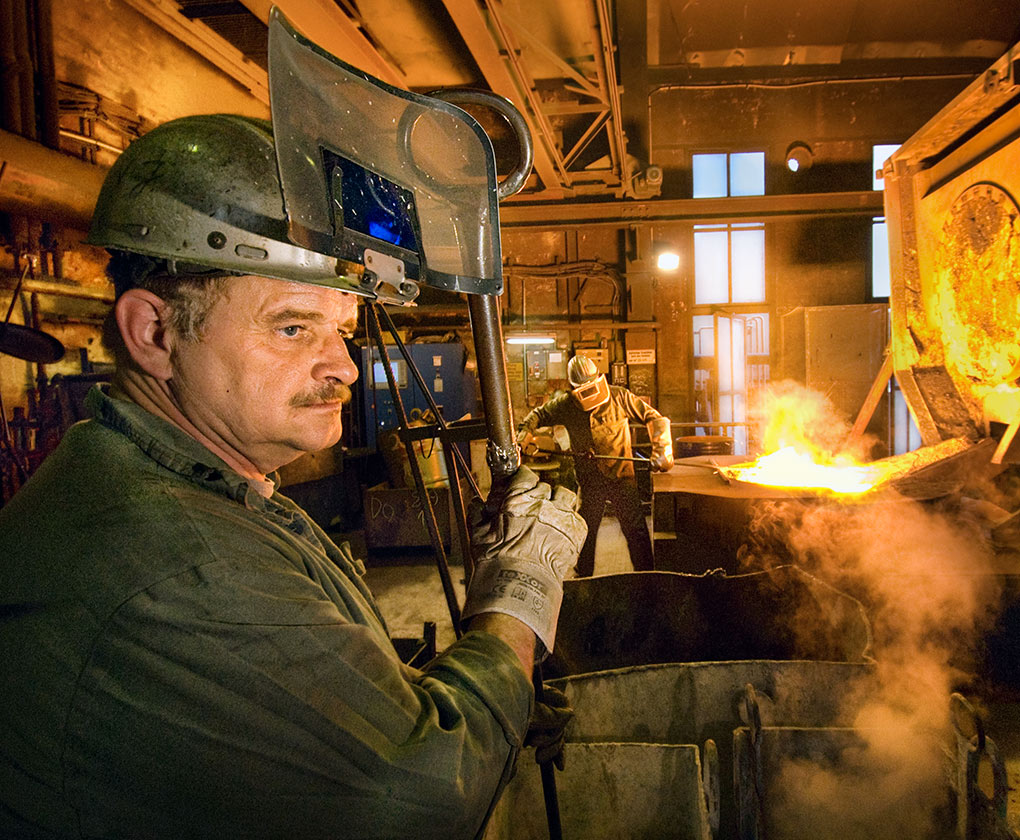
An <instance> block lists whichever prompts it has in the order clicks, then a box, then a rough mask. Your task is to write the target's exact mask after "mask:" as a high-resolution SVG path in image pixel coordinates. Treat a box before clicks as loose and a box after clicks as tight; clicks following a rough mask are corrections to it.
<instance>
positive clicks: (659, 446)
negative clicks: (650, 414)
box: [648, 417, 673, 472]
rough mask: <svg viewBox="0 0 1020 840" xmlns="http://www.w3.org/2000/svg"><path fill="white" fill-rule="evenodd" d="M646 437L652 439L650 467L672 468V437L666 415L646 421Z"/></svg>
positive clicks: (658, 469)
mask: <svg viewBox="0 0 1020 840" xmlns="http://www.w3.org/2000/svg"><path fill="white" fill-rule="evenodd" d="M648 437H649V439H650V440H651V441H652V457H651V458H650V459H649V460H650V461H651V465H652V469H653V470H656V471H657V472H669V471H670V470H671V469H673V438H672V436H671V431H670V422H669V418H668V417H656V418H655V419H654V420H650V421H648Z"/></svg>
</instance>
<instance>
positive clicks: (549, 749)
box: [524, 684, 574, 770]
mask: <svg viewBox="0 0 1020 840" xmlns="http://www.w3.org/2000/svg"><path fill="white" fill-rule="evenodd" d="M573 718H574V709H573V707H572V706H571V705H570V701H569V700H568V699H567V695H566V694H564V693H563V692H562V691H560V690H559V689H558V688H554V687H553V686H551V685H545V684H543V686H542V699H541V700H538V699H537V698H536V700H535V710H534V711H533V712H532V713H531V722H530V723H529V724H528V734H527V735H525V736H524V746H526V747H534V748H535V761H537V762H538V763H539V764H546V763H547V762H550V761H551V762H553V763H554V764H555V765H556V766H557V767H558V768H559V769H560V770H562V769H563V766H564V760H563V742H564V740H565V739H566V729H567V724H568V723H570V721H571V720H573Z"/></svg>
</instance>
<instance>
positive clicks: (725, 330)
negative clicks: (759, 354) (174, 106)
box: [716, 315, 740, 420]
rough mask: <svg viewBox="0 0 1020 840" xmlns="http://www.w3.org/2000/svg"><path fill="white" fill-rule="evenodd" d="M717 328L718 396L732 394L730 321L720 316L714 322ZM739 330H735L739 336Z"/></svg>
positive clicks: (728, 418) (726, 418)
mask: <svg viewBox="0 0 1020 840" xmlns="http://www.w3.org/2000/svg"><path fill="white" fill-rule="evenodd" d="M716 323H717V324H718V328H719V358H718V360H717V361H718V364H719V395H720V397H721V396H722V395H723V394H730V393H732V392H733V369H732V365H733V340H732V337H731V335H730V332H731V329H730V326H731V325H730V319H729V318H724V317H722V316H721V315H720V316H719V318H718V319H717V320H716ZM739 333H740V328H739V326H738V328H737V334H738V335H739ZM721 419H723V420H732V419H733V418H732V417H722V418H721Z"/></svg>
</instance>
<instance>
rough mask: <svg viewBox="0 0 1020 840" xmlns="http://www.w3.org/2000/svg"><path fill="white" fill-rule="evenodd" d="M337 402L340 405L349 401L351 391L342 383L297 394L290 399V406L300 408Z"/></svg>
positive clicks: (330, 384)
mask: <svg viewBox="0 0 1020 840" xmlns="http://www.w3.org/2000/svg"><path fill="white" fill-rule="evenodd" d="M338 400H339V401H340V402H342V403H348V402H350V401H351V389H350V388H348V387H347V386H346V385H344V383H342V382H337V383H327V384H325V385H323V386H322V387H320V388H317V389H315V390H314V391H308V392H306V393H304V394H298V395H296V396H294V397H291V400H290V404H291V405H292V406H295V407H297V408H301V407H303V406H310V405H321V404H322V403H331V402H337V401H338Z"/></svg>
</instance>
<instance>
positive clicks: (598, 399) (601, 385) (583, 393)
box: [572, 373, 609, 411]
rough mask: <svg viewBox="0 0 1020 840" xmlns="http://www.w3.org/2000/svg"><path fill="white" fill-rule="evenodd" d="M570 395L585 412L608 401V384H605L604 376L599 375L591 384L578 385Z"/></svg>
mask: <svg viewBox="0 0 1020 840" xmlns="http://www.w3.org/2000/svg"><path fill="white" fill-rule="evenodd" d="M572 393H573V394H574V399H575V400H577V402H578V404H580V406H581V408H583V409H584V410H585V411H591V410H592V409H593V408H598V407H599V406H600V405H603V404H604V403H606V402H608V401H609V383H608V382H606V375H605V374H604V373H602V374H599V375H598V376H596V377H595V378H594V379H593V380H592V381H591V382H586V383H585V384H584V385H578V386H577V387H576V388H574V390H573V392H572Z"/></svg>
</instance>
